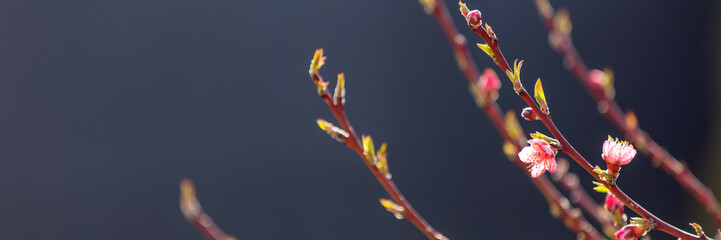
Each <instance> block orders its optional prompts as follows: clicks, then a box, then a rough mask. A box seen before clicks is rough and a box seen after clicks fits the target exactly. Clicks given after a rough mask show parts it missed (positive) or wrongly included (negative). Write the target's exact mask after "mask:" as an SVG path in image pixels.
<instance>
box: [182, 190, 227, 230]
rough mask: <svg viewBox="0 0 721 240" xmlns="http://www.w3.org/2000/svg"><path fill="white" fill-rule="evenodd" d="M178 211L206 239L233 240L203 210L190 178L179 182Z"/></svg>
mask: <svg viewBox="0 0 721 240" xmlns="http://www.w3.org/2000/svg"><path fill="white" fill-rule="evenodd" d="M180 211H181V212H183V215H184V216H185V219H186V220H188V222H190V224H193V226H195V227H196V228H197V229H198V230H199V231H200V232H201V233H202V234H203V236H205V238H206V239H208V240H235V238H234V237H231V236H228V235H226V234H225V233H224V232H223V230H221V229H220V228H219V227H218V225H215V222H213V219H211V218H210V216H208V214H205V212H203V208H202V207H201V206H200V202H198V199H197V198H196V197H195V187H194V186H193V181H191V180H190V179H183V181H181V182H180Z"/></svg>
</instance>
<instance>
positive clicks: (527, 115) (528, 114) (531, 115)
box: [521, 107, 538, 121]
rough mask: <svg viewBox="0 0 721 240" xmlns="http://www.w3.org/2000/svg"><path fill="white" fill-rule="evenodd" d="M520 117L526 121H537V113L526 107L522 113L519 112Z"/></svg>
mask: <svg viewBox="0 0 721 240" xmlns="http://www.w3.org/2000/svg"><path fill="white" fill-rule="evenodd" d="M521 117H523V119H526V120H528V121H535V120H538V113H536V111H533V108H530V107H526V108H524V109H523V111H521Z"/></svg>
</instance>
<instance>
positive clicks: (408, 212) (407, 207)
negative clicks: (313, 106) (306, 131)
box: [310, 50, 446, 240]
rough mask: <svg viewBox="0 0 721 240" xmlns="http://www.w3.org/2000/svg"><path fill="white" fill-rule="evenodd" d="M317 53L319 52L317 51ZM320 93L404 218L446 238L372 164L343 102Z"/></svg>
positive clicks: (435, 238) (347, 141) (318, 81)
mask: <svg viewBox="0 0 721 240" xmlns="http://www.w3.org/2000/svg"><path fill="white" fill-rule="evenodd" d="M319 51H322V50H319ZM316 54H318V53H317V52H316ZM321 55H322V53H321ZM322 57H323V56H321V58H322ZM310 77H311V79H312V80H313V83H315V85H316V87H317V86H318V84H321V83H323V77H322V76H321V75H320V73H318V72H317V71H315V72H311V74H310ZM319 94H321V98H322V99H323V101H325V103H326V104H328V108H329V109H330V111H331V113H333V116H335V118H336V120H337V121H338V123H339V124H340V125H341V127H342V128H343V130H345V132H346V133H347V134H348V136H347V137H344V142H345V145H346V146H347V147H348V148H350V149H352V150H353V151H355V152H356V154H358V156H359V157H360V158H361V159H362V160H363V163H365V164H366V166H367V167H368V169H369V170H370V171H371V173H372V174H373V176H374V177H375V178H376V180H378V182H379V183H380V184H381V186H383V189H385V191H386V192H387V193H388V195H390V197H391V198H392V199H393V201H395V203H396V204H398V205H400V206H401V207H403V209H404V210H403V216H404V219H405V220H407V221H408V222H411V223H412V224H413V225H414V226H416V228H418V230H419V231H421V232H422V233H423V235H425V236H426V237H427V238H428V239H432V240H438V239H446V238H445V237H444V236H443V234H441V233H440V232H438V231H436V230H435V229H434V228H433V227H432V226H431V225H430V224H428V222H426V220H425V219H423V217H422V216H421V215H420V214H419V213H418V212H416V210H415V209H414V208H413V206H412V205H411V204H410V203H409V202H408V200H406V198H405V197H404V196H403V194H402V193H401V191H400V190H399V189H398V187H396V185H395V183H394V182H393V180H391V179H390V178H389V177H387V176H388V175H387V174H384V173H382V172H381V171H379V169H378V168H377V167H376V166H375V165H373V164H371V161H367V158H366V155H365V153H364V148H363V145H362V144H361V140H360V138H358V135H357V134H356V133H355V130H353V126H351V123H350V121H349V120H348V117H347V116H346V113H345V110H344V106H343V103H342V102H339V101H333V97H331V95H330V93H329V92H328V90H326V89H323V90H322V92H319Z"/></svg>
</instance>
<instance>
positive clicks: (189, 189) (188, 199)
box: [180, 178, 202, 220]
mask: <svg viewBox="0 0 721 240" xmlns="http://www.w3.org/2000/svg"><path fill="white" fill-rule="evenodd" d="M180 211H181V212H182V213H183V216H185V218H186V219H188V220H191V219H193V218H194V217H196V216H198V215H199V214H201V212H202V208H201V207H200V203H199V202H198V199H197V198H196V197H195V186H194V185H193V181H192V180H190V179H187V178H185V179H183V180H182V181H181V182H180Z"/></svg>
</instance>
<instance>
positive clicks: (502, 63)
mask: <svg viewBox="0 0 721 240" xmlns="http://www.w3.org/2000/svg"><path fill="white" fill-rule="evenodd" d="M469 27H470V28H471V29H472V30H473V32H474V33H476V34H477V35H478V36H480V37H481V38H482V39H483V41H485V42H486V44H488V46H489V47H490V49H491V51H492V52H493V56H494V57H493V58H494V62H496V64H497V65H498V67H500V68H501V70H502V71H503V72H508V73H514V70H513V69H511V67H510V65H509V64H508V61H507V60H506V58H505V57H504V56H503V53H502V52H501V49H500V48H499V47H498V39H497V38H492V37H491V36H490V35H489V33H488V31H487V30H486V29H485V28H484V27H480V26H478V27H472V26H469ZM509 77H514V78H515V81H520V78H519V77H518V76H517V75H516V76H509ZM512 81H513V80H512ZM514 90H515V91H516V93H517V94H518V95H519V96H520V97H521V98H522V99H523V101H524V102H526V104H527V105H528V106H530V107H531V108H532V109H533V111H535V112H536V113H542V112H543V111H541V109H540V107H539V106H538V105H537V104H536V102H535V101H534V100H533V99H532V98H531V96H530V95H529V94H528V91H526V89H525V88H524V87H523V85H521V84H520V83H519V84H517V86H515V87H514ZM538 118H539V120H541V121H542V122H543V124H544V125H545V126H546V128H547V129H548V130H549V131H551V134H553V136H554V137H555V138H556V139H557V140H558V142H559V144H560V146H561V151H563V152H564V153H566V154H568V155H569V156H571V158H573V160H574V161H576V163H578V164H579V165H580V166H581V167H583V169H584V170H586V171H587V172H588V173H589V174H591V176H593V178H595V179H596V180H597V181H599V182H601V183H602V184H603V185H604V186H605V187H606V188H608V189H609V191H610V192H611V193H612V194H613V195H614V196H616V198H618V199H619V200H620V201H621V202H623V204H624V205H625V206H626V207H628V208H629V209H631V210H632V211H634V212H636V213H637V214H638V215H640V216H641V217H643V218H646V219H649V220H652V221H653V223H655V224H656V228H655V229H656V230H660V231H663V232H666V233H668V234H670V235H672V236H674V237H678V238H681V239H708V238H705V237H699V236H696V235H693V234H691V233H688V232H685V231H683V230H681V229H678V228H676V227H675V226H673V225H671V224H668V223H666V222H665V221H663V220H662V219H660V218H659V217H656V216H655V215H653V214H652V213H651V212H649V211H648V210H646V209H644V208H643V207H642V206H641V205H639V204H638V203H636V202H635V201H634V200H633V199H631V198H630V197H629V196H628V195H626V193H624V192H623V191H621V189H620V188H619V187H618V186H617V185H615V184H610V183H609V182H607V181H605V180H603V179H601V177H600V175H599V174H598V173H596V172H594V171H593V169H594V168H593V166H591V164H590V163H589V162H588V161H587V160H586V158H584V157H583V156H582V155H581V154H580V153H579V152H578V151H576V149H574V148H573V146H572V145H571V143H570V142H568V140H567V139H566V138H565V137H564V136H563V134H561V132H560V130H559V129H558V127H556V125H555V124H554V123H553V120H552V119H551V116H550V115H549V114H538Z"/></svg>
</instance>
